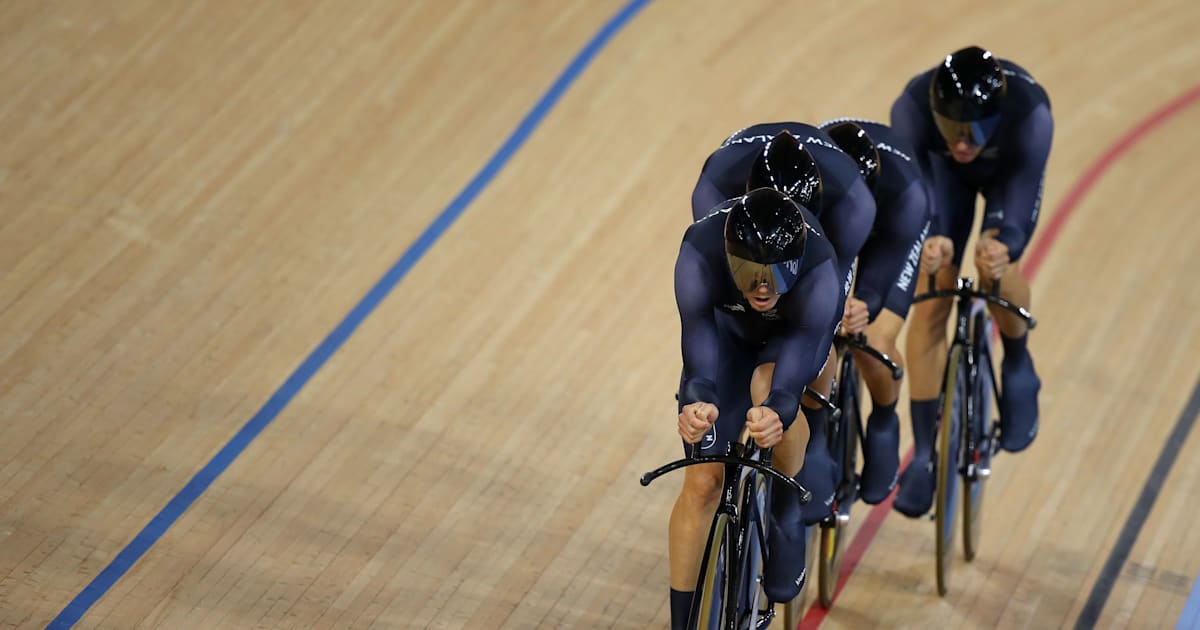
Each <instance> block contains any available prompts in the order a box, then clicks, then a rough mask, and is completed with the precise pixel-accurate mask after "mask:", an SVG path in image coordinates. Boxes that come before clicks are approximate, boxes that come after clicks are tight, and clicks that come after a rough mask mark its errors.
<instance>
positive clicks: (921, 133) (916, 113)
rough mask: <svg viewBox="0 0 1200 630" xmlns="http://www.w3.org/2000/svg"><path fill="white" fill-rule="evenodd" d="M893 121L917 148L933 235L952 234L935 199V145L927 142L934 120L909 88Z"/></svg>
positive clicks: (894, 108) (894, 106) (894, 111)
mask: <svg viewBox="0 0 1200 630" xmlns="http://www.w3.org/2000/svg"><path fill="white" fill-rule="evenodd" d="M891 123H892V125H891V126H892V129H894V130H895V131H896V134H897V135H899V136H900V137H901V138H902V139H903V140H904V141H905V142H907V143H908V146H910V147H912V148H913V159H914V160H916V162H917V168H918V169H919V170H920V171H921V179H922V180H923V182H924V184H923V185H924V188H925V196H926V197H927V198H928V200H929V213H930V224H929V236H946V235H947V234H949V230H948V229H947V228H946V226H945V225H944V224H943V221H942V220H941V217H940V216H939V213H938V209H937V207H936V204H935V203H934V199H936V197H935V196H934V194H933V169H932V166H931V165H930V160H931V159H933V157H932V156H933V153H932V151H933V150H934V149H933V148H932V147H930V146H929V145H928V144H927V142H926V139H927V138H928V137H929V133H930V131H931V130H930V128H929V126H930V125H932V124H933V121H931V120H929V119H928V118H927V117H926V116H924V115H923V114H922V113H921V109H920V107H919V106H918V105H917V102H916V101H915V100H913V97H912V96H910V95H909V94H908V93H907V92H905V93H904V94H901V95H900V98H898V99H896V102H895V103H893V104H892V113H891Z"/></svg>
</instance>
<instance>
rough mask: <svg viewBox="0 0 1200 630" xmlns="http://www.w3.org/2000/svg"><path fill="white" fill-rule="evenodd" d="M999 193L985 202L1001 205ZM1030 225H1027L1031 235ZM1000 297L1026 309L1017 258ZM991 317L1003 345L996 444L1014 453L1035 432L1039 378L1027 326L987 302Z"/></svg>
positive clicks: (986, 281)
mask: <svg viewBox="0 0 1200 630" xmlns="http://www.w3.org/2000/svg"><path fill="white" fill-rule="evenodd" d="M999 195H1000V193H997V192H990V191H989V194H988V205H989V206H990V205H991V204H993V203H997V204H1001V205H1002V204H1003V203H1004V201H1003V198H1002V196H999ZM1033 228H1034V225H1033V224H1032V222H1031V224H1030V225H1029V226H1028V229H1029V234H1030V235H1032V234H1033ZM981 284H982V286H983V290H985V291H991V290H992V284H993V283H992V279H991V278H987V277H983V278H981ZM1000 297H1002V298H1004V299H1005V300H1008V301H1009V302H1011V303H1013V304H1016V305H1017V306H1023V307H1025V308H1030V302H1031V300H1032V295H1031V291H1030V288H1029V281H1028V280H1026V279H1025V276H1024V274H1022V273H1021V264H1020V261H1019V260H1014V261H1013V262H1012V264H1010V265H1009V266H1008V270H1007V271H1006V272H1005V273H1004V275H1003V276H1002V277H1001V278H1000ZM989 310H990V311H991V313H992V318H993V319H994V320H995V322H996V326H997V327H998V328H999V329H1000V341H1001V343H1002V344H1003V345H1004V360H1003V361H1002V362H1001V364H1000V392H1001V396H1000V410H999V411H1000V447H1001V448H1003V449H1004V450H1006V451H1010V452H1017V451H1021V450H1024V449H1025V448H1027V447H1028V446H1029V445H1030V444H1031V443H1032V442H1033V438H1034V437H1035V436H1036V435H1037V429H1038V391H1039V390H1040V389H1041V385H1042V382H1041V379H1039V378H1038V375H1037V370H1036V369H1035V368H1034V365H1033V357H1031V356H1030V354H1029V349H1028V348H1027V346H1026V341H1027V339H1028V333H1029V329H1028V327H1027V326H1026V325H1025V321H1024V320H1023V319H1021V318H1020V317H1018V316H1016V315H1014V314H1013V313H1010V312H1008V311H1007V310H1005V309H1002V308H1000V307H998V306H994V305H989Z"/></svg>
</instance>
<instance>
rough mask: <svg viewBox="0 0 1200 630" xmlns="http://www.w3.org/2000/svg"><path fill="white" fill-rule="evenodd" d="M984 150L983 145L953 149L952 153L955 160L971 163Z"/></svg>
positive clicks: (961, 162) (960, 162)
mask: <svg viewBox="0 0 1200 630" xmlns="http://www.w3.org/2000/svg"><path fill="white" fill-rule="evenodd" d="M981 151H983V147H972V148H970V149H951V150H950V155H952V156H954V161H955V162H958V163H959V164H970V163H971V162H974V161H975V158H977V157H979V153H980V152H981Z"/></svg>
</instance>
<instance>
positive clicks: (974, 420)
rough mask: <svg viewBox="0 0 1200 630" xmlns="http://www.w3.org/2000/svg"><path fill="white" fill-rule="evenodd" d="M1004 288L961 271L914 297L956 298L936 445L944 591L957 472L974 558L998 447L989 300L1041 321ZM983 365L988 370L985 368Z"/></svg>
mask: <svg viewBox="0 0 1200 630" xmlns="http://www.w3.org/2000/svg"><path fill="white" fill-rule="evenodd" d="M929 286H930V287H936V284H935V277H934V275H933V274H930V276H929ZM999 290H1000V282H999V280H997V281H995V283H994V284H993V287H992V292H991V293H984V292H981V291H977V290H975V281H974V280H973V279H970V278H961V277H960V278H958V279H957V282H956V286H955V288H954V289H942V290H931V291H930V292H929V293H926V294H924V295H921V296H917V297H916V298H914V299H913V302H914V303H916V302H920V301H924V300H929V299H937V298H950V297H952V298H955V325H954V338H953V340H952V341H951V343H950V346H949V350H948V353H947V362H946V366H945V371H944V373H943V376H942V383H943V389H942V397H941V401H940V403H939V407H940V409H941V413H940V417H939V425H938V431H939V438H938V442H937V444H938V445H937V448H936V449H935V452H936V453H937V455H938V459H937V465H938V467H937V471H938V476H937V485H936V506H937V507H936V509H935V520H936V521H937V578H938V593H939V594H941V595H945V594H946V592H947V590H948V589H949V576H950V567H951V564H952V560H951V556H952V551H953V541H954V513H955V504H956V502H957V500H958V497H957V492H958V491H957V485H958V481H957V479H956V477H960V478H961V479H962V483H963V486H964V488H963V492H964V494H963V497H962V499H963V540H964V546H965V555H966V559H967V561H970V560H972V559H974V557H975V552H976V550H977V548H978V543H979V540H978V539H979V529H980V524H981V514H982V501H983V489H984V484H983V482H984V481H985V480H986V479H987V478H988V477H989V476H990V474H991V468H990V465H991V458H992V456H993V455H994V454H995V451H996V442H997V440H996V439H995V438H996V436H997V432H998V427H997V426H996V425H995V424H993V425H992V426H987V420H988V418H987V417H986V411H984V407H986V404H985V401H987V400H988V398H992V399H993V401H994V402H995V404H996V405H997V408H998V407H999V403H1000V391H999V389H998V388H997V386H996V377H995V372H994V369H993V367H992V357H991V349H990V344H989V341H990V339H989V335H990V332H989V326H988V324H989V323H990V321H991V320H990V315H989V314H988V313H987V309H986V306H987V305H988V304H994V305H997V306H999V307H1001V308H1003V309H1005V310H1007V311H1009V312H1011V313H1013V314H1015V315H1017V316H1019V317H1021V318H1022V319H1024V320H1025V322H1026V324H1027V325H1028V326H1029V328H1030V329H1033V328H1034V327H1035V326H1036V325H1037V320H1035V319H1034V318H1033V317H1032V316H1031V315H1030V314H1029V312H1028V311H1026V310H1025V309H1024V308H1022V307H1019V306H1016V305H1014V304H1011V303H1010V302H1008V301H1007V300H1005V299H1003V298H1001V297H999V295H998V294H999ZM981 370H987V372H986V373H982V372H981ZM984 376H986V380H985V379H984V378H983V377H984ZM984 386H986V387H988V388H990V389H991V390H992V391H991V396H988V395H987V394H986V393H984V392H981V391H980V388H981V387H984ZM989 438H990V440H989ZM985 440H988V441H987V442H985Z"/></svg>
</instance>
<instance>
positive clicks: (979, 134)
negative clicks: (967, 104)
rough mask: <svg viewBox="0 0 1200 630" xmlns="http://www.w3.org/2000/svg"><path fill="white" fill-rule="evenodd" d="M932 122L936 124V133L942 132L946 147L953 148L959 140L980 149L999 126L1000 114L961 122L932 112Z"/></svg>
mask: <svg viewBox="0 0 1200 630" xmlns="http://www.w3.org/2000/svg"><path fill="white" fill-rule="evenodd" d="M933 120H934V122H936V123H937V128H938V131H940V132H942V137H943V138H945V139H946V145H947V146H953V145H954V144H956V143H958V141H959V140H966V141H967V144H969V145H971V146H973V147H981V146H983V145H985V144H987V142H988V140H989V139H991V137H992V133H994V132H995V131H996V128H997V127H999V126H1000V114H996V115H994V116H988V117H987V118H982V119H980V120H973V121H970V122H962V121H958V120H952V119H950V118H946V117H945V116H943V115H941V114H939V113H937V112H933Z"/></svg>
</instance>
